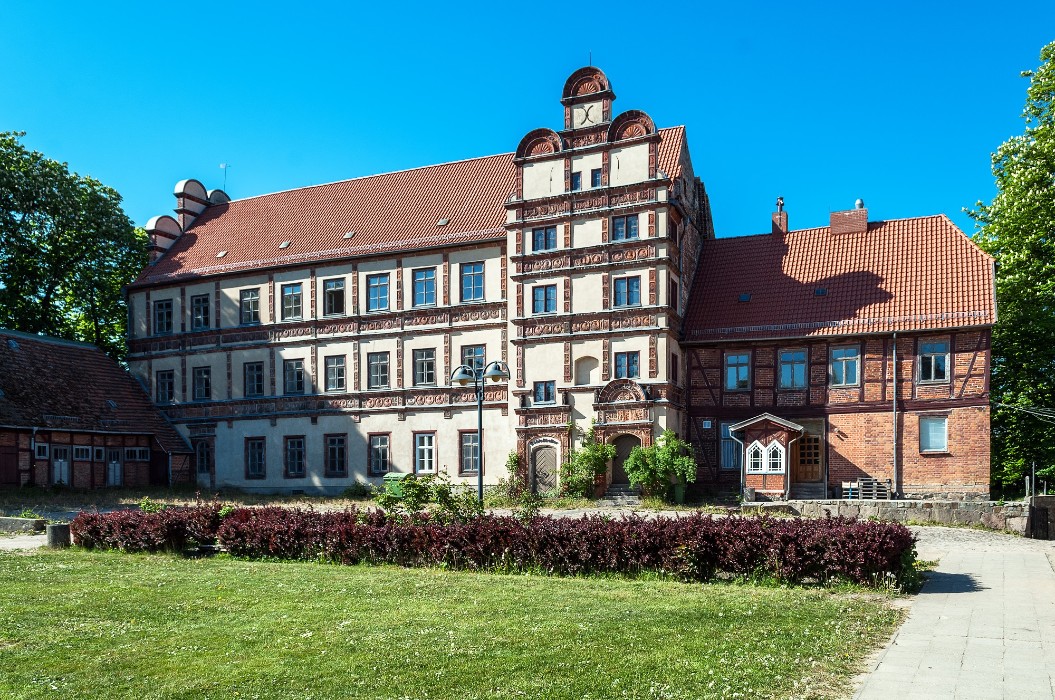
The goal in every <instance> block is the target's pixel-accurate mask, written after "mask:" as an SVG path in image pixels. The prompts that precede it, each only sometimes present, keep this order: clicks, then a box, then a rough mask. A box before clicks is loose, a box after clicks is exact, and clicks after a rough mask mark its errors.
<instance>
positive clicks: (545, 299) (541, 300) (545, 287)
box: [531, 284, 557, 314]
mask: <svg viewBox="0 0 1055 700" xmlns="http://www.w3.org/2000/svg"><path fill="white" fill-rule="evenodd" d="M556 311H557V285H555V284H540V285H538V286H536V287H532V288H531V312H532V313H536V314H552V313H555V312H556Z"/></svg>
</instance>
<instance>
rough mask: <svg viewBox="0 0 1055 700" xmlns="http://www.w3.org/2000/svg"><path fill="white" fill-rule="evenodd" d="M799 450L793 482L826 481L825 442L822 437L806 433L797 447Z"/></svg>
mask: <svg viewBox="0 0 1055 700" xmlns="http://www.w3.org/2000/svg"><path fill="white" fill-rule="evenodd" d="M795 446H796V447H797V448H798V449H797V452H798V455H797V459H796V460H795V469H794V475H793V477H792V481H794V482H795V483H801V482H818V481H823V480H824V441H823V440H822V438H821V436H820V435H817V434H815V433H806V434H805V435H803V436H802V437H801V438H799V440H798V442H797V443H796V445H795Z"/></svg>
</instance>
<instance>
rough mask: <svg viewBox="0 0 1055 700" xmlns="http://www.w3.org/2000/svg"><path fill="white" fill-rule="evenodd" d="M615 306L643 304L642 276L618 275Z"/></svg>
mask: <svg viewBox="0 0 1055 700" xmlns="http://www.w3.org/2000/svg"><path fill="white" fill-rule="evenodd" d="M613 302H614V303H613V305H614V306H639V305H640V304H641V278H640V277H616V278H615V298H614V300H613Z"/></svg>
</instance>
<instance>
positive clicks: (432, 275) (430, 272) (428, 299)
mask: <svg viewBox="0 0 1055 700" xmlns="http://www.w3.org/2000/svg"><path fill="white" fill-rule="evenodd" d="M435 304H436V268H434V267H428V268H425V269H423V270H414V306H434V305H435Z"/></svg>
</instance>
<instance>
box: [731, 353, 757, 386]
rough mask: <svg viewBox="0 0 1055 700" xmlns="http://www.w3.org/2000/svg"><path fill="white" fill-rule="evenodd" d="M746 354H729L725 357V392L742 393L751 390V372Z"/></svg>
mask: <svg viewBox="0 0 1055 700" xmlns="http://www.w3.org/2000/svg"><path fill="white" fill-rule="evenodd" d="M750 361H751V356H750V355H749V354H747V353H729V354H728V355H726V356H725V390H726V391H743V390H745V389H750V388H751V371H750V369H751V368H750V365H749V362H750Z"/></svg>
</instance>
